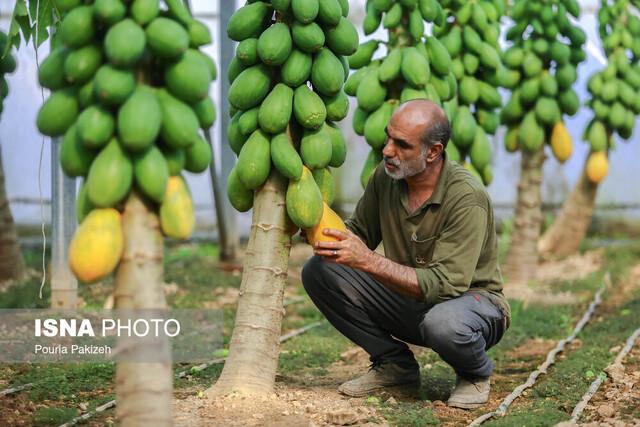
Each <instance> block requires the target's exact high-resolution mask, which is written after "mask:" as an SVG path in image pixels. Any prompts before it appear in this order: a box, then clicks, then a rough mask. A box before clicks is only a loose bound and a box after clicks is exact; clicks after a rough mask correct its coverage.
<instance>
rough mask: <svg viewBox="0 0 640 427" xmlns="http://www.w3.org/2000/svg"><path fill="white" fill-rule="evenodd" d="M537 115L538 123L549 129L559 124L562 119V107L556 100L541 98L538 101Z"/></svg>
mask: <svg viewBox="0 0 640 427" xmlns="http://www.w3.org/2000/svg"><path fill="white" fill-rule="evenodd" d="M535 113H536V119H537V121H538V123H540V124H543V125H547V126H549V127H551V126H553V125H554V124H556V123H557V122H559V121H560V119H561V118H562V113H561V112H560V107H559V106H558V103H557V102H556V101H555V99H553V98H548V97H545V96H541V97H540V98H538V100H537V101H536V107H535Z"/></svg>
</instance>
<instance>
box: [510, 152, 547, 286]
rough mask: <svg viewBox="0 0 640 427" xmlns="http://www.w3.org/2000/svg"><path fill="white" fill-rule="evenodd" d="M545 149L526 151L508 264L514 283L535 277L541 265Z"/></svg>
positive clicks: (523, 155) (522, 164)
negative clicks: (539, 264) (532, 151)
mask: <svg viewBox="0 0 640 427" xmlns="http://www.w3.org/2000/svg"><path fill="white" fill-rule="evenodd" d="M543 162H544V151H543V150H542V148H541V149H540V150H538V151H537V152H535V153H529V152H527V151H526V150H522V163H521V168H520V170H521V172H520V182H519V183H518V199H517V202H516V211H515V218H514V221H513V231H512V233H511V244H510V246H509V252H508V254H507V260H506V263H505V267H504V272H505V276H506V278H507V280H508V282H510V283H526V282H528V281H529V280H532V279H534V278H535V273H536V267H537V265H538V247H537V245H538V238H539V237H540V229H541V226H542V196H541V190H540V186H541V183H542V164H543Z"/></svg>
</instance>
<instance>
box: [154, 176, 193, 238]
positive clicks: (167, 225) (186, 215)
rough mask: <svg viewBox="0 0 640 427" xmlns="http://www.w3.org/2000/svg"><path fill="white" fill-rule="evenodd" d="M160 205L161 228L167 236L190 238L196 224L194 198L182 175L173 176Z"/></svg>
mask: <svg viewBox="0 0 640 427" xmlns="http://www.w3.org/2000/svg"><path fill="white" fill-rule="evenodd" d="M166 191H167V192H166V193H165V195H164V200H163V201H162V204H161V205H160V228H161V229H162V232H163V233H164V235H165V236H168V237H173V238H174V239H188V238H189V236H191V233H193V229H194V228H195V225H196V217H195V215H194V213H193V200H191V194H189V189H188V188H187V184H186V183H185V182H184V180H183V179H182V177H180V176H171V177H169V181H168V182H167V190H166Z"/></svg>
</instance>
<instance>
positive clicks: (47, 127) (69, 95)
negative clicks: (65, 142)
mask: <svg viewBox="0 0 640 427" xmlns="http://www.w3.org/2000/svg"><path fill="white" fill-rule="evenodd" d="M76 117H78V100H77V99H76V96H75V93H74V91H73V90H70V89H62V90H58V91H56V92H53V93H52V94H51V96H49V98H48V99H47V100H46V101H45V102H44V104H42V107H40V110H39V111H38V116H37V118H36V125H37V126H38V130H39V131H40V132H41V133H42V134H43V135H47V136H61V135H64V133H65V132H66V131H67V129H69V128H70V127H71V125H72V124H73V123H74V122H75V121H76Z"/></svg>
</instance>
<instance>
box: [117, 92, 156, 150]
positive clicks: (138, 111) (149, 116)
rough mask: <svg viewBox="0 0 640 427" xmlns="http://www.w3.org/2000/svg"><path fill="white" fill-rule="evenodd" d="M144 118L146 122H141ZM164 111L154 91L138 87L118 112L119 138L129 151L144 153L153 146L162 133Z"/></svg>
mask: <svg viewBox="0 0 640 427" xmlns="http://www.w3.org/2000/svg"><path fill="white" fill-rule="evenodd" d="M141 117H144V120H140V118H141ZM161 125H162V110H161V109H160V103H159V102H158V99H157V98H156V95H155V93H154V92H153V89H151V88H150V87H149V86H145V85H138V87H137V88H136V90H135V91H134V92H133V95H131V96H130V97H129V99H127V101H126V102H125V103H124V104H122V107H120V110H118V136H119V137H120V141H121V143H122V146H123V147H124V148H126V149H127V150H129V151H142V150H145V149H147V147H150V146H151V145H153V143H154V142H155V140H156V137H157V136H158V134H159V133H160V127H161Z"/></svg>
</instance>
